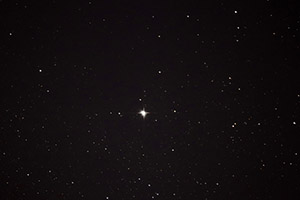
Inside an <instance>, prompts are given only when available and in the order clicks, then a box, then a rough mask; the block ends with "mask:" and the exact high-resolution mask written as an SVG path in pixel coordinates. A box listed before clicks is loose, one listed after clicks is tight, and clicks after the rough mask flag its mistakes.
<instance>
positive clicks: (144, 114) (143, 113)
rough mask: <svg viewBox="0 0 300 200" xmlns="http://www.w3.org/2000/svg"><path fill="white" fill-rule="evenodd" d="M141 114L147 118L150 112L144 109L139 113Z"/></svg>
mask: <svg viewBox="0 0 300 200" xmlns="http://www.w3.org/2000/svg"><path fill="white" fill-rule="evenodd" d="M139 114H140V115H142V117H143V118H145V117H146V115H147V114H148V112H146V111H145V109H143V110H141V111H140V112H139Z"/></svg>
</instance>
